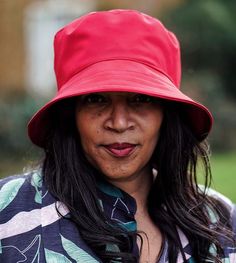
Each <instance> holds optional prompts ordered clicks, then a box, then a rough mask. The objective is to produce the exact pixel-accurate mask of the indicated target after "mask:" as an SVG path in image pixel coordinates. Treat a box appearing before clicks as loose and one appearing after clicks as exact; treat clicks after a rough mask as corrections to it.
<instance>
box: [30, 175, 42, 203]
mask: <svg viewBox="0 0 236 263" xmlns="http://www.w3.org/2000/svg"><path fill="white" fill-rule="evenodd" d="M31 185H32V186H33V187H34V188H35V191H36V193H35V197H34V201H35V202H36V203H37V204H42V191H41V190H39V188H42V177H41V176H40V174H38V173H37V172H35V173H34V174H33V175H32V179H31Z"/></svg>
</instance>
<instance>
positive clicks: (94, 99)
mask: <svg viewBox="0 0 236 263" xmlns="http://www.w3.org/2000/svg"><path fill="white" fill-rule="evenodd" d="M83 101H84V102H85V103H87V104H97V103H98V104H100V103H105V102H106V101H107V100H106V97H105V96H103V95H101V94H96V93H93V94H89V95H86V96H85V97H84V98H83Z"/></svg>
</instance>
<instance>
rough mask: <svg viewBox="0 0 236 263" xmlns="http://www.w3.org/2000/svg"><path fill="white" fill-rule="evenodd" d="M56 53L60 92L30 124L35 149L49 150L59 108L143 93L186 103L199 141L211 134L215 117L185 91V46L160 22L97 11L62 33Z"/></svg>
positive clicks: (134, 14)
mask: <svg viewBox="0 0 236 263" xmlns="http://www.w3.org/2000/svg"><path fill="white" fill-rule="evenodd" d="M54 51H55V60H54V69H55V74H56V78H57V86H58V91H57V94H56V96H55V97H54V98H53V99H52V100H51V101H49V102H48V103H47V104H46V105H45V106H44V107H43V108H41V109H40V110H39V111H38V112H37V113H36V114H35V115H34V116H33V118H32V119H31V120H30V122H29V124H28V134H29V137H30V139H31V140H32V142H33V143H34V144H36V145H38V146H40V147H44V144H45V139H46V137H47V133H48V131H49V129H50V125H49V123H50V119H51V118H52V117H53V116H52V114H51V112H52V111H51V109H52V107H53V106H54V105H55V104H58V103H59V102H60V101H61V100H65V99H67V98H70V97H75V96H79V95H82V94H88V93H92V92H106V91H109V92H111V91H124V92H135V93H142V94H146V95H150V96H154V97H158V98H162V99H165V100H170V101H175V102H177V103H180V104H181V105H182V113H181V114H184V115H185V116H184V117H185V119H186V120H187V122H188V124H189V126H190V128H191V129H192V131H193V132H194V134H195V135H196V137H197V138H198V140H199V141H201V140H203V139H204V138H205V137H206V136H207V135H208V133H209V131H210V129H211V126H212V116H211V113H210V112H209V111H208V109H207V108H206V107H204V106H203V105H201V104H199V103H197V102H196V101H194V100H192V99H191V98H189V97H188V96H186V95H185V94H183V93H182V92H181V91H180V90H179V86H180V78H181V64H180V47H179V43H178V40H177V39H176V37H175V35H174V34H173V33H172V32H170V31H168V30H167V29H166V28H165V27H164V26H163V24H162V23H161V22H160V21H159V20H157V19H156V18H153V17H150V16H148V15H145V14H143V13H140V12H138V11H134V10H111V11H102V12H92V13H89V14H87V15H84V16H82V17H80V18H79V19H77V20H75V21H73V22H71V23H70V24H68V25H66V26H65V27H64V28H62V29H61V30H60V31H59V32H57V34H56V36H55V40H54Z"/></svg>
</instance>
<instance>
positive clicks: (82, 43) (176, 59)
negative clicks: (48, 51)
mask: <svg viewBox="0 0 236 263" xmlns="http://www.w3.org/2000/svg"><path fill="white" fill-rule="evenodd" d="M54 51H55V60H54V69H55V73H56V78H57V84H58V89H60V88H61V87H62V86H63V85H64V84H65V83H66V82H67V81H69V80H70V79H71V78H72V77H73V76H74V75H76V74H77V73H78V72H80V71H81V70H83V69H84V68H86V67H88V66H90V65H92V64H94V63H97V62H100V61H106V60H116V59H119V60H120V59H122V60H131V61H136V62H139V63H142V64H145V65H147V66H150V67H152V68H154V69H156V70H158V71H161V72H162V73H163V74H165V75H166V76H167V77H168V78H169V79H170V80H171V81H172V82H173V83H174V85H175V86H176V87H179V85H180V77H181V65H180V48H179V43H178V40H177V39H176V37H175V35H174V34H173V33H172V32H170V31H168V30H167V29H166V28H165V27H164V26H163V24H162V23H161V22H160V21H159V20H157V19H155V18H153V17H150V16H148V15H146V14H143V13H140V12H138V11H134V10H111V11H102V12H92V13H89V14H87V15H84V16H82V17H80V18H79V19H76V20H75V21H73V22H72V23H70V24H68V25H67V26H65V27H64V28H62V29H61V30H60V31H59V32H58V33H57V34H56V36H55V40H54Z"/></svg>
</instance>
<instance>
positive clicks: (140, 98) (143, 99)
mask: <svg viewBox="0 0 236 263" xmlns="http://www.w3.org/2000/svg"><path fill="white" fill-rule="evenodd" d="M153 100H154V99H153V97H151V96H148V95H144V94H137V95H135V96H133V97H132V98H131V99H130V102H131V103H137V104H139V103H151V102H153Z"/></svg>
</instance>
